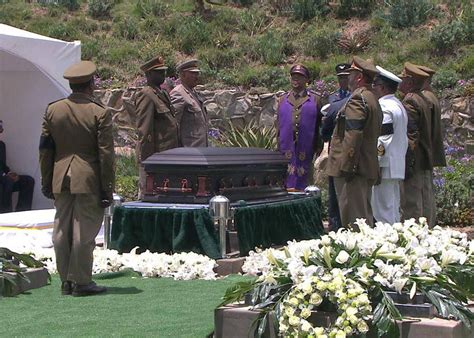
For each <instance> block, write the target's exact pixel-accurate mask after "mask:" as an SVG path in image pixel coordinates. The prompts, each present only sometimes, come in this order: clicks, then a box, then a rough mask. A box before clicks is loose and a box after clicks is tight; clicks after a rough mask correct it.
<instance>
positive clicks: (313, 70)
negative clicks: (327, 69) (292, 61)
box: [304, 61, 321, 82]
mask: <svg viewBox="0 0 474 338" xmlns="http://www.w3.org/2000/svg"><path fill="white" fill-rule="evenodd" d="M304 65H305V67H306V68H308V70H309V74H310V78H309V80H310V82H313V81H314V80H316V79H319V74H320V73H321V63H319V62H318V61H307V62H305V63H304Z"/></svg>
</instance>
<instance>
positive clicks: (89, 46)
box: [81, 39, 102, 60]
mask: <svg viewBox="0 0 474 338" xmlns="http://www.w3.org/2000/svg"><path fill="white" fill-rule="evenodd" d="M101 51H102V50H101V45H100V42H99V40H96V39H86V40H83V41H82V44H81V59H82V60H92V58H99V57H100V53H101Z"/></svg>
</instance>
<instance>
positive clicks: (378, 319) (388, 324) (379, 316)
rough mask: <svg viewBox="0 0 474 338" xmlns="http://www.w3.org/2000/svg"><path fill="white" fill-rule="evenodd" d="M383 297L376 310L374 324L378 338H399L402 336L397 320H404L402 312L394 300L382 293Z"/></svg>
mask: <svg viewBox="0 0 474 338" xmlns="http://www.w3.org/2000/svg"><path fill="white" fill-rule="evenodd" d="M381 294H382V297H381V300H380V302H379V303H378V305H377V307H376V308H375V309H374V319H373V322H374V324H375V326H376V327H377V336H378V337H398V336H399V335H400V332H399V329H398V325H397V323H396V321H395V320H399V319H401V318H402V316H401V314H400V312H399V311H398V309H397V308H396V307H395V304H394V303H393V300H392V298H390V297H389V296H387V294H386V293H385V292H384V291H381Z"/></svg>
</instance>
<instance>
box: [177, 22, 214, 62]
mask: <svg viewBox="0 0 474 338" xmlns="http://www.w3.org/2000/svg"><path fill="white" fill-rule="evenodd" d="M175 40H176V43H177V45H178V47H179V49H180V50H181V51H182V52H184V53H186V54H192V53H193V52H194V51H196V50H197V49H198V48H199V47H200V46H202V45H206V44H208V43H209V42H210V41H211V35H210V31H209V28H208V26H207V25H206V24H205V22H204V21H203V20H202V18H201V17H198V16H193V17H184V18H181V24H180V25H178V26H177V29H176V36H175Z"/></svg>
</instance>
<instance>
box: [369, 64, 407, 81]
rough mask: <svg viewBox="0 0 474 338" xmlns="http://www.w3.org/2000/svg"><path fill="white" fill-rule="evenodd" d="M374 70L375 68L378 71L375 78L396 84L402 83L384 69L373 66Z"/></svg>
mask: <svg viewBox="0 0 474 338" xmlns="http://www.w3.org/2000/svg"><path fill="white" fill-rule="evenodd" d="M375 68H377V70H378V71H379V74H378V75H377V76H379V77H383V78H385V79H388V80H390V81H393V82H396V83H400V82H402V79H400V78H399V77H398V76H396V75H395V74H393V73H392V72H389V71H388V70H386V69H384V68H382V67H380V66H375Z"/></svg>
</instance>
